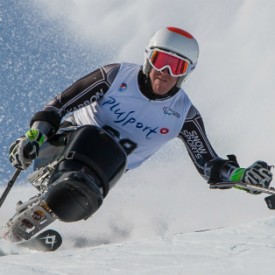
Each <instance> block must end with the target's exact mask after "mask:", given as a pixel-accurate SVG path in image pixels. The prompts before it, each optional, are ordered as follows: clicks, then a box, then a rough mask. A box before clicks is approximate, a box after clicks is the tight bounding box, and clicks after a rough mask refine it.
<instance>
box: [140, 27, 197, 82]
mask: <svg viewBox="0 0 275 275" xmlns="http://www.w3.org/2000/svg"><path fill="white" fill-rule="evenodd" d="M152 49H160V50H164V51H167V52H168V53H169V52H170V53H173V54H176V55H179V56H180V57H183V58H185V59H187V60H188V61H189V62H190V64H189V66H188V69H187V72H186V74H185V75H184V76H180V77H179V80H178V82H177V87H180V86H181V84H182V82H183V80H185V79H186V77H187V76H188V75H189V74H190V73H191V72H192V71H193V70H194V69H195V67H196V64H197V62H198V57H199V45H198V42H197V40H196V39H195V38H194V37H193V36H192V35H191V34H190V33H188V32H187V31H185V30H183V29H179V28H176V27H166V28H162V29H160V30H158V31H156V32H155V33H154V34H153V36H152V37H151V39H150V40H149V42H148V44H147V47H146V49H145V56H144V66H143V72H144V74H146V75H147V74H148V73H149V72H150V70H151V67H152V66H151V64H150V63H149V60H148V54H149V53H150V51H151V50H152Z"/></svg>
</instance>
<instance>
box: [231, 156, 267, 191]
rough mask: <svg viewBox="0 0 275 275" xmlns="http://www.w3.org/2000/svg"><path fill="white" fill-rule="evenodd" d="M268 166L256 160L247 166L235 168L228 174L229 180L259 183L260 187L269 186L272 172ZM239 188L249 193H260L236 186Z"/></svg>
mask: <svg viewBox="0 0 275 275" xmlns="http://www.w3.org/2000/svg"><path fill="white" fill-rule="evenodd" d="M270 169H271V166H269V165H268V164H267V163H266V162H264V161H260V160H259V161H256V162H254V163H253V164H252V165H251V166H249V167H248V168H236V169H234V170H233V172H232V173H231V175H230V181H232V182H244V183H249V184H255V185H260V186H262V187H269V185H270V183H271V181H272V173H271V171H270ZM236 188H238V189H241V190H245V191H247V192H248V193H250V194H254V195H256V194H260V193H261V192H258V191H251V190H247V189H245V188H241V187H236Z"/></svg>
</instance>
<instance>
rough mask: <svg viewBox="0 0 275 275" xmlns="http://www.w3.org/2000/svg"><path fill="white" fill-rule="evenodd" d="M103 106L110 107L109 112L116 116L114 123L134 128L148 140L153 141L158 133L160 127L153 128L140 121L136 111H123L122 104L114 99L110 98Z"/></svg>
mask: <svg viewBox="0 0 275 275" xmlns="http://www.w3.org/2000/svg"><path fill="white" fill-rule="evenodd" d="M102 106H106V107H107V106H108V107H109V110H110V111H111V112H112V113H113V114H114V120H113V122H114V123H116V124H120V125H121V126H127V127H128V126H133V127H135V128H136V129H139V130H140V131H142V132H143V133H144V134H145V137H146V139H151V138H152V137H153V136H154V135H155V134H157V133H158V132H157V130H158V129H159V127H151V126H149V125H147V124H146V123H145V122H143V121H138V120H137V118H136V117H135V111H124V110H122V109H121V106H120V102H118V101H117V100H116V99H115V98H113V97H108V99H106V100H105V101H104V102H103V103H102Z"/></svg>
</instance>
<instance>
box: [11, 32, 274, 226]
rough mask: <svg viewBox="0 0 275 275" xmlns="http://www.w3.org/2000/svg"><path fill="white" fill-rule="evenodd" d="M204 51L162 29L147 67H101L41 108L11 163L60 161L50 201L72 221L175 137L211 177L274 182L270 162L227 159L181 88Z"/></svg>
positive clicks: (20, 165)
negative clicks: (214, 145) (241, 162)
mask: <svg viewBox="0 0 275 275" xmlns="http://www.w3.org/2000/svg"><path fill="white" fill-rule="evenodd" d="M198 55H199V46H198V43H197V40H196V39H195V38H194V37H193V36H192V35H191V34H190V33H188V32H186V31H185V30H182V29H179V28H176V27H166V28H162V29H160V30H158V31H156V32H155V33H154V34H153V36H152V37H151V39H150V40H149V43H148V45H147V47H146V49H145V59H144V65H143V66H140V65H137V64H129V63H120V64H109V65H106V66H103V67H101V68H98V69H97V70H95V71H93V72H91V73H90V74H88V75H86V76H84V77H83V78H81V79H79V80H78V81H76V82H75V83H74V84H72V86H70V87H68V88H67V89H66V90H64V91H63V92H62V93H61V94H59V95H57V96H56V97H55V98H54V99H53V100H52V101H50V102H49V103H48V104H47V105H46V106H45V108H44V109H43V110H42V111H39V112H37V113H35V114H34V115H33V117H32V119H31V122H30V129H29V130H28V131H27V132H26V134H25V135H23V136H22V137H20V138H19V139H17V140H16V141H15V142H14V143H13V144H12V145H11V147H10V161H11V163H12V164H13V165H14V166H15V167H16V168H19V169H22V170H24V169H26V168H27V167H29V165H31V163H32V161H33V160H34V159H36V160H35V162H34V168H39V167H42V166H45V165H47V164H48V163H50V162H52V161H54V160H58V162H57V165H56V168H55V170H54V172H53V174H52V175H51V177H50V179H49V182H48V186H49V189H48V194H47V196H46V199H45V200H46V202H47V204H48V206H49V207H50V208H51V209H52V211H53V212H54V213H55V214H56V215H57V217H58V218H59V219H60V220H63V221H66V222H74V221H78V220H81V219H87V218H88V217H89V216H91V215H92V214H93V213H94V212H95V211H96V210H97V209H98V208H99V207H100V205H101V203H102V201H103V199H104V198H105V197H106V195H107V194H108V191H109V190H110V189H111V188H112V187H113V186H114V185H115V183H116V182H117V181H118V180H119V179H120V177H121V176H122V175H123V174H124V173H125V172H126V171H128V170H131V169H134V168H137V167H138V166H140V165H141V164H142V163H143V162H144V161H145V160H146V159H148V158H149V157H150V156H151V155H152V154H154V153H155V152H156V151H157V150H158V149H160V148H161V147H162V146H163V145H164V144H166V143H167V142H168V141H170V140H171V139H173V138H176V137H179V138H180V139H181V140H182V141H183V143H184V144H185V146H186V147H187V150H188V153H189V155H190V157H191V159H192V161H193V163H194V165H195V167H196V169H197V170H198V172H199V173H200V174H201V176H202V177H203V178H204V179H205V180H206V181H207V182H208V183H215V182H228V181H231V182H235V181H241V182H245V183H252V184H259V185H261V186H263V187H268V186H269V185H270V182H271V180H272V173H271V171H270V166H268V164H267V163H266V162H264V161H256V162H254V163H253V164H252V165H251V166H249V167H248V168H240V167H239V164H238V163H237V160H236V157H235V156H234V155H228V156H227V158H221V157H219V156H218V155H217V153H216V152H215V151H214V149H213V148H212V146H211V144H210V142H209V140H208V138H207V136H206V132H205V128H204V124H203V120H202V117H201V115H200V113H199V111H198V110H197V108H196V107H195V106H194V105H193V104H192V102H191V101H190V99H189V98H188V96H187V94H186V93H185V91H184V90H183V89H182V88H181V85H182V83H183V81H184V80H186V78H187V77H188V76H189V75H190V74H191V72H193V70H194V69H195V67H196V65H197V61H198ZM245 191H247V192H250V193H254V194H255V193H256V192H252V191H249V190H245Z"/></svg>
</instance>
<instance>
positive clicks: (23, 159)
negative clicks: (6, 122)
mask: <svg viewBox="0 0 275 275" xmlns="http://www.w3.org/2000/svg"><path fill="white" fill-rule="evenodd" d="M45 141H46V136H45V135H44V134H42V133H41V132H40V131H39V130H37V129H30V130H28V131H27V132H26V134H25V135H24V136H22V137H20V138H18V139H17V140H16V141H15V142H14V143H13V144H12V145H11V146H10V152H9V157H10V162H11V163H12V165H13V166H14V167H16V168H19V169H21V170H25V169H26V168H28V167H29V166H30V165H31V163H32V161H33V160H34V159H35V158H36V157H37V156H38V153H39V147H40V146H41V145H42V144H43V143H44V142H45Z"/></svg>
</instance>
